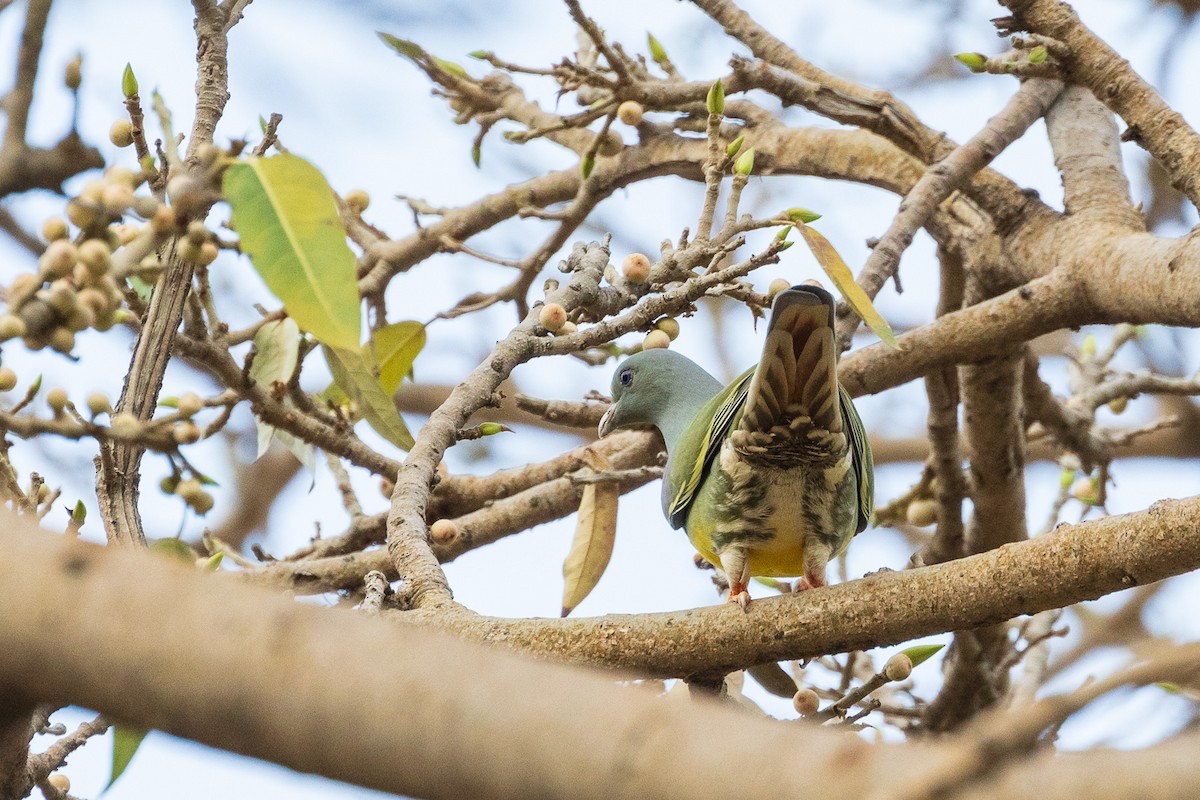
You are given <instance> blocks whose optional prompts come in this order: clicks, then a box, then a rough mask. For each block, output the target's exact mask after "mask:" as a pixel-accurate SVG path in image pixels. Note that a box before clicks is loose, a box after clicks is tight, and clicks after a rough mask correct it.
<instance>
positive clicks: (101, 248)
mask: <svg viewBox="0 0 1200 800" xmlns="http://www.w3.org/2000/svg"><path fill="white" fill-rule="evenodd" d="M79 263H80V264H83V266H84V267H85V268H86V269H87V271H88V272H89V273H91V274H92V275H95V276H100V275H104V274H106V273H107V272H108V271H109V270H110V269H112V251H110V250H109V249H108V245H107V244H106V243H105V242H103V241H101V240H100V239H88V240H87V241H85V242H83V243H82V244H81V245H79Z"/></svg>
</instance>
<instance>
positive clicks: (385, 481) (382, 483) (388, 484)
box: [379, 478, 396, 500]
mask: <svg viewBox="0 0 1200 800" xmlns="http://www.w3.org/2000/svg"><path fill="white" fill-rule="evenodd" d="M394 491H396V483H395V481H393V480H391V479H390V478H380V479H379V493H380V494H381V495H383V499H384V500H390V499H392V492H394Z"/></svg>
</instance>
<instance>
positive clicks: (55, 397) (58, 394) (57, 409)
mask: <svg viewBox="0 0 1200 800" xmlns="http://www.w3.org/2000/svg"><path fill="white" fill-rule="evenodd" d="M68 402H70V400H69V398H68V397H67V390H66V389H63V388H61V387H58V386H56V387H54V388H53V389H51V390H50V391H48V392H46V405H48V406H50V408H51V409H52V410H53V411H54V413H55V414H59V413H61V412H62V410H63V409H64V408H66V407H67V403H68Z"/></svg>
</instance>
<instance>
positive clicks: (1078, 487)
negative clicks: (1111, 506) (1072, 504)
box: [1071, 475, 1100, 506]
mask: <svg viewBox="0 0 1200 800" xmlns="http://www.w3.org/2000/svg"><path fill="white" fill-rule="evenodd" d="M1071 496H1072V497H1074V498H1075V499H1076V500H1078V501H1079V502H1081V503H1085V504H1087V505H1089V506H1094V505H1097V504H1098V503H1099V502H1100V490H1099V487H1097V486H1096V481H1094V480H1093V479H1092V478H1091V477H1089V476H1087V475H1081V476H1080V477H1079V478H1077V479H1076V481H1075V483H1073V484H1071Z"/></svg>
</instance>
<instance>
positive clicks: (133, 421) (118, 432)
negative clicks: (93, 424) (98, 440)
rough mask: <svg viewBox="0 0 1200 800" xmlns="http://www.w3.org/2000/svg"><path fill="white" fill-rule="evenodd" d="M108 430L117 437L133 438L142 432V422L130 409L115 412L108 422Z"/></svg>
mask: <svg viewBox="0 0 1200 800" xmlns="http://www.w3.org/2000/svg"><path fill="white" fill-rule="evenodd" d="M108 430H109V432H110V433H111V434H112V435H113V437H114V438H117V439H133V438H135V437H137V435H138V434H139V433H141V432H142V423H141V422H139V421H138V418H137V417H135V416H134V415H133V414H130V413H129V412H128V411H122V412H121V413H119V414H114V415H113V418H112V420H110V421H109V423H108Z"/></svg>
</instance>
